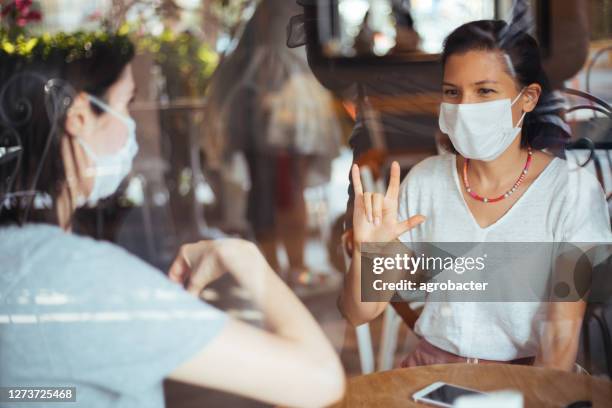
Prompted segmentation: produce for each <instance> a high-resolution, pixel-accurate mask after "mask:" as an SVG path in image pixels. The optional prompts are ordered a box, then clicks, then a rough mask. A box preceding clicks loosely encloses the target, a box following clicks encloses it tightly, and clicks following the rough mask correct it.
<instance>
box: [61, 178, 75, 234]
mask: <svg viewBox="0 0 612 408" xmlns="http://www.w3.org/2000/svg"><path fill="white" fill-rule="evenodd" d="M75 200H76V197H74V196H72V197H71V194H70V189H69V188H68V187H64V190H63V191H62V193H61V194H60V195H59V197H58V198H57V219H58V221H59V226H60V228H61V229H63V230H64V231H67V232H70V231H71V229H72V214H73V212H74V204H75V203H76V201H75Z"/></svg>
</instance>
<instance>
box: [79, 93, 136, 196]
mask: <svg viewBox="0 0 612 408" xmlns="http://www.w3.org/2000/svg"><path fill="white" fill-rule="evenodd" d="M88 97H89V99H90V101H91V102H92V103H93V104H94V105H96V106H98V107H99V108H100V109H102V110H103V111H105V112H107V113H109V114H111V115H113V116H115V117H116V118H117V119H119V120H120V121H121V122H123V123H124V124H125V126H126V127H127V131H128V137H127V141H126V142H125V144H124V145H123V147H121V149H120V150H119V151H118V152H116V153H112V154H104V155H101V154H97V153H96V152H95V151H94V150H93V149H92V148H91V146H89V145H88V144H87V143H86V142H85V141H83V140H82V139H81V138H77V140H78V142H79V143H80V145H81V146H83V149H84V150H85V152H86V153H87V155H88V156H89V157H90V158H91V160H92V161H93V166H92V167H90V168H88V169H87V170H86V173H85V175H86V176H87V177H94V185H93V188H92V190H91V193H90V194H89V196H88V197H87V198H82V199H81V200H80V202H79V203H77V204H78V205H84V204H87V205H89V206H94V205H96V204H97V203H98V201H99V200H101V199H103V198H106V197H109V196H111V195H112V194H113V193H114V192H115V191H117V189H118V188H119V185H120V184H121V182H122V181H123V179H124V178H125V177H126V176H127V175H128V174H129V173H130V171H132V162H133V160H134V157H135V156H136V153H138V143H137V142H136V122H134V120H133V119H132V118H130V117H127V116H125V115H122V114H121V113H119V112H117V111H115V110H113V109H112V108H111V107H110V106H108V105H107V104H106V103H104V102H103V101H101V100H100V99H98V98H96V97H95V96H93V95H88Z"/></svg>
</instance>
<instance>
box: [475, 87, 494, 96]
mask: <svg viewBox="0 0 612 408" xmlns="http://www.w3.org/2000/svg"><path fill="white" fill-rule="evenodd" d="M478 93H479V94H481V95H489V94H492V93H495V90H494V89H490V88H480V89H479V90H478Z"/></svg>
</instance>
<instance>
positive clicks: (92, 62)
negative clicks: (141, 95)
mask: <svg viewBox="0 0 612 408" xmlns="http://www.w3.org/2000/svg"><path fill="white" fill-rule="evenodd" d="M3 41H6V39H4V40H3ZM33 41H35V44H36V45H35V46H34V47H33V48H32V49H31V50H30V51H28V52H27V53H23V52H22V53H20V52H11V53H9V52H7V51H5V50H6V49H7V47H2V48H0V147H7V146H13V147H15V146H20V147H21V151H20V152H19V154H17V155H16V156H15V157H13V158H12V159H10V160H5V161H4V162H2V161H0V225H8V224H19V225H22V224H24V223H26V222H44V223H50V224H56V225H57V224H58V219H57V198H58V196H59V195H60V194H61V193H62V192H63V191H64V189H65V188H66V187H67V185H66V171H65V168H64V159H63V157H62V151H61V146H62V143H61V142H62V138H63V137H65V130H64V125H65V121H66V112H67V111H68V109H69V108H70V106H71V105H72V102H73V99H74V97H75V96H76V95H77V94H78V93H80V92H87V93H89V94H92V95H95V96H97V97H99V98H102V99H104V98H105V94H106V92H107V91H108V89H109V88H110V87H111V85H113V84H114V83H115V82H116V81H117V80H118V79H119V77H120V75H121V73H122V72H123V70H124V68H125V67H126V66H127V64H128V63H129V62H130V61H131V60H132V58H133V56H134V46H133V45H132V43H131V42H130V41H129V39H128V38H127V37H125V36H121V35H114V34H95V35H94V34H92V33H76V34H71V35H67V34H58V35H55V36H53V37H49V36H46V37H41V38H37V39H35V40H33ZM92 110H93V111H94V112H95V113H97V114H99V113H101V111H100V110H99V108H98V107H97V106H94V105H92ZM5 159H6V157H5Z"/></svg>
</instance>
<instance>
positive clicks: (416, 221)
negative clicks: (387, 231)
mask: <svg viewBox="0 0 612 408" xmlns="http://www.w3.org/2000/svg"><path fill="white" fill-rule="evenodd" d="M425 220H426V218H425V217H424V216H422V215H415V216H414V217H410V218H408V219H407V220H406V221H401V222H398V223H397V227H396V231H395V234H396V236H400V235H402V234H403V233H405V232H407V231H410V230H411V229H413V228H414V227H416V226H417V225H420V224H422V223H424V222H425Z"/></svg>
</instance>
